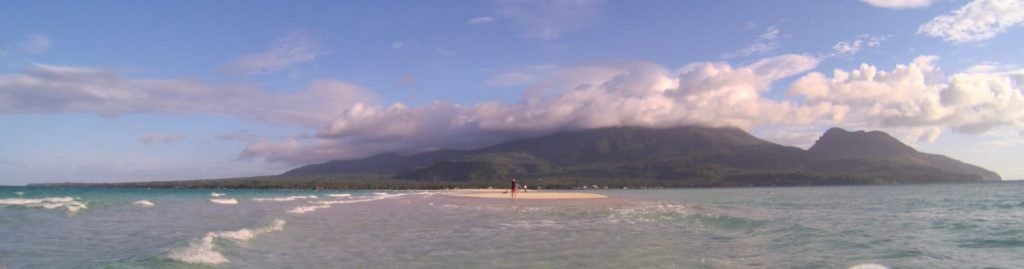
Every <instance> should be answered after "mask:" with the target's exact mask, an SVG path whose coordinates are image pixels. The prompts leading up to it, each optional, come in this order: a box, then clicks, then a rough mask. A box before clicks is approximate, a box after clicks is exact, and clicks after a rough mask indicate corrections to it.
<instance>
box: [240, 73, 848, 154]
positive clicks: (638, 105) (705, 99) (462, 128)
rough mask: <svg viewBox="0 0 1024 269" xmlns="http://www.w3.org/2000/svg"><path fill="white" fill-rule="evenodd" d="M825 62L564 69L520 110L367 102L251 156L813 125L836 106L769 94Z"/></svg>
mask: <svg viewBox="0 0 1024 269" xmlns="http://www.w3.org/2000/svg"><path fill="white" fill-rule="evenodd" d="M816 65H817V60H816V59H815V58H813V57H809V56H804V55H783V56H778V57H772V58H767V59H762V60H760V61H758V62H756V63H754V64H751V65H748V66H732V65H730V64H727V63H721V62H708V63H694V64H690V65H686V66H684V67H682V68H679V69H676V70H669V69H666V68H664V67H662V66H660V65H657V64H654V63H651V62H646V61H616V62H607V63H600V64H592V65H584V66H577V67H571V68H564V69H561V70H557V71H555V72H552V75H550V76H548V77H547V78H545V79H542V80H540V81H538V82H537V83H535V84H534V85H533V86H531V89H539V88H543V89H542V90H543V91H544V93H545V94H535V93H527V94H526V95H524V96H523V100H522V101H520V102H517V103H511V104H507V103H501V102H484V103H479V104H475V105H472V106H460V105H456V104H449V103H443V102H438V103H434V104H431V105H427V106H420V107H409V106H407V105H404V104H401V103H395V104H390V105H385V104H375V103H359V104H356V105H353V106H351V107H349V109H348V110H346V111H345V112H343V113H341V114H340V116H339V117H338V118H336V119H335V120H334V121H333V122H332V123H331V124H330V125H328V126H327V127H325V128H323V129H321V130H320V131H319V132H318V133H317V136H316V137H314V138H306V139H302V138H295V139H286V140H283V141H280V142H277V143H275V142H273V141H269V140H261V141H259V142H257V143H252V144H251V145H250V147H249V148H247V149H246V150H245V152H244V153H243V154H242V156H243V157H246V158H259V157H264V158H266V159H267V160H270V161H280V162H288V163H296V164H297V163H308V162H314V161H323V160H328V159H336V158H352V157H361V156H366V155H369V154H373V153H377V152H382V151H397V152H406V153H408V152H418V151H423V150H429V149H436V148H466V147H475V146H481V145H485V144H489V143H496V142H500V141H504V140H507V139H509V138H515V137H522V136H526V135H536V134H542V133H548V132H552V131H558V130H573V129H586V128H597V127H608V126H649V127H669V126H678V125H684V124H707V125H732V126H740V127H752V126H760V125H767V124H790V123H793V124H801V123H804V124H805V123H808V122H812V121H814V120H815V119H817V118H821V117H830V116H828V115H826V114H827V113H829V112H830V111H831V110H832V108H831V106H829V105H822V104H817V105H814V106H806V107H805V106H800V105H798V104H796V103H793V102H790V101H776V100H772V99H769V98H767V97H765V96H764V93H765V92H766V91H767V90H768V89H769V88H770V86H771V84H772V83H774V82H775V81H778V80H780V79H783V78H786V77H790V76H793V75H796V74H800V73H802V72H806V71H808V70H810V69H812V68H814V67H815V66H816Z"/></svg>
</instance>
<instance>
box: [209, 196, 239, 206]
mask: <svg viewBox="0 0 1024 269" xmlns="http://www.w3.org/2000/svg"><path fill="white" fill-rule="evenodd" d="M210 202H213V203H215V204H222V205H237V204H238V200H237V199H235V198H227V199H210Z"/></svg>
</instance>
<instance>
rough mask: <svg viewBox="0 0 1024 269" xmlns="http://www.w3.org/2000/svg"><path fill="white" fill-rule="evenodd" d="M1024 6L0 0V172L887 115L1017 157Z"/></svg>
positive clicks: (210, 173) (941, 141) (795, 127)
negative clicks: (578, 131)
mask: <svg viewBox="0 0 1024 269" xmlns="http://www.w3.org/2000/svg"><path fill="white" fill-rule="evenodd" d="M1022 24H1024V4H1022V3H1021V2H1020V1H1017V0H974V1H945V0H941V1H934V0H892V1H888V0H866V1H854V0H850V1H703V2H688V1H641V2H637V1H583V0H578V1H576V0H574V1H533V0H515V1H506V0H501V1H349V2H336V1H322V2H319V1H317V2H314V1H310V2H303V3H301V4H294V3H288V2H281V1H216V2H210V1H172V2H152V1H134V2H128V1H123V2H122V1H99V2H75V1H63V2H40V1H0V126H3V132H0V185H5V184H24V183H31V182H54V181H90V182H96V181H129V180H132V181H134V180H163V179H190V178H214V177H234V176H251V175H265V174H276V173H280V172H283V171H285V170H287V169H290V168H293V167H296V166H299V165H302V164H308V163H313V162H320V161H325V160H330V159H339V158H340V159H344V158H356V157H363V156H366V155H369V154H372V153H375V152H382V151H396V152H401V153H413V152H418V151H423V150H430V149H437V148H470V147H478V146H482V145H487V144H488V143H494V142H499V141H502V140H506V139H511V138H517V137H524V136H531V135H540V134H545V133H551V132H555V131H560V130H573V129H585V128H596V127H607V126H623V125H636V126H650V127H670V126H678V125H685V124H710V125H733V126H738V127H741V128H744V129H746V130H748V131H751V132H753V133H754V134H755V135H758V136H760V137H763V138H766V139H768V140H771V141H774V142H777V143H782V144H786V145H795V146H800V147H805V148H806V147H808V146H809V145H811V144H813V142H814V140H815V139H816V138H817V136H818V135H820V134H821V133H822V132H823V131H824V130H825V129H827V128H829V127H832V126H839V127H844V128H848V129H872V130H884V131H887V132H890V133H891V134H893V135H894V136H897V137H898V138H900V139H901V140H903V141H904V142H906V143H909V144H912V145H913V146H915V147H917V148H919V149H920V150H922V151H926V152H934V153H941V154H946V155H949V156H951V157H954V158H957V159H961V160H964V161H967V162H970V163H974V164H978V165H981V166H983V167H986V168H989V169H992V170H995V171H996V172H998V173H1000V174H1001V175H1002V176H1003V177H1004V178H1024V168H1022V167H1021V166H1020V165H1018V164H1019V160H1020V159H1022V157H1024V156H1021V155H1020V154H1019V153H1017V152H1024V143H1022V142H1024V131H1022V130H1024V128H1022V126H1024V97H1021V91H1022V88H1024V86H1022V83H1024V69H1022V67H1021V65H1022V64H1024V47H1022V46H1020V44H1024V29H1021V28H1024V27H1022ZM836 70H838V71H836Z"/></svg>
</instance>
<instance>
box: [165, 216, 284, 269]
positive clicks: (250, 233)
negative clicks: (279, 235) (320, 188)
mask: <svg viewBox="0 0 1024 269" xmlns="http://www.w3.org/2000/svg"><path fill="white" fill-rule="evenodd" d="M285 223H287V222H286V221H284V220H282V219H275V220H274V222H273V223H271V224H270V225H267V226H264V227H258V228H252V229H249V228H243V229H240V230H235V231H217V232H208V233H206V235H205V236H203V237H202V238H196V239H193V240H192V241H191V242H189V245H188V246H187V247H182V248H177V249H173V250H171V251H170V253H168V254H167V257H169V258H171V259H172V260H175V261H179V262H185V263H195V264H223V263H227V262H228V258H226V257H224V254H222V253H220V252H217V250H215V249H213V247H214V243H216V240H217V239H230V240H234V241H249V240H250V239H253V238H255V237H256V236H259V235H262V234H266V233H270V232H276V231H281V230H284V225H285Z"/></svg>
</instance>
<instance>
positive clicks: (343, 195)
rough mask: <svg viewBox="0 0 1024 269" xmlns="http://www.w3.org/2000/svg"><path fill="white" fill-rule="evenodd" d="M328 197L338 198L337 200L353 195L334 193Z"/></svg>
mask: <svg viewBox="0 0 1024 269" xmlns="http://www.w3.org/2000/svg"><path fill="white" fill-rule="evenodd" d="M327 196H330V197H336V198H345V197H352V195H351V194H348V193H332V194H328V195H327Z"/></svg>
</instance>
